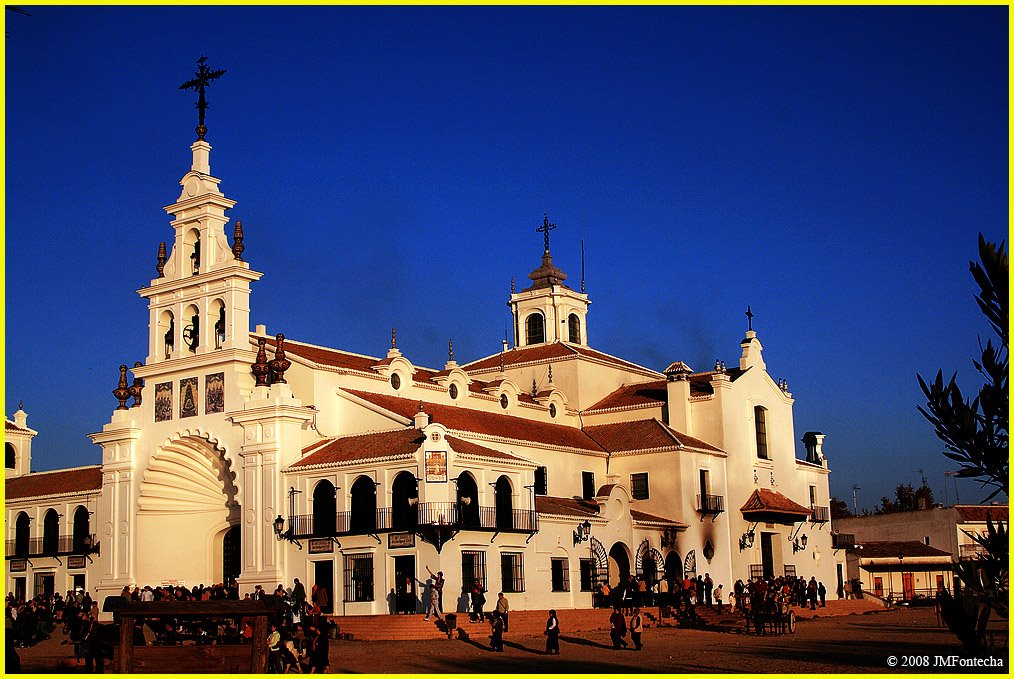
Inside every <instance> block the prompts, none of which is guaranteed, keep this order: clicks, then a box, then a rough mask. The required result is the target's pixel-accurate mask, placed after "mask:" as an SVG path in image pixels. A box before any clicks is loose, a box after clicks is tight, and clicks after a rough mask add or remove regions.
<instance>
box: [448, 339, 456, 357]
mask: <svg viewBox="0 0 1014 679" xmlns="http://www.w3.org/2000/svg"><path fill="white" fill-rule="evenodd" d="M447 360H448V361H453V360H454V340H447Z"/></svg>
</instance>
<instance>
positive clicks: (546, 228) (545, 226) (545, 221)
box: [535, 212, 556, 252]
mask: <svg viewBox="0 0 1014 679" xmlns="http://www.w3.org/2000/svg"><path fill="white" fill-rule="evenodd" d="M555 228H556V224H550V223H549V214H548V213H545V212H544V213H542V226H540V227H539V228H537V229H535V230H536V231H537V232H539V233H541V234H543V235H544V237H545V240H546V252H549V232H550V231H552V230H553V229H555Z"/></svg>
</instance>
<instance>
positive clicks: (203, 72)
mask: <svg viewBox="0 0 1014 679" xmlns="http://www.w3.org/2000/svg"><path fill="white" fill-rule="evenodd" d="M207 60H208V57H206V56H203V55H201V58H200V59H198V60H197V71H195V72H194V77H193V78H192V79H190V80H188V81H186V82H185V83H183V84H182V85H180V89H181V90H193V91H194V92H197V94H198V97H197V127H196V128H194V131H195V132H197V139H198V141H203V140H204V135H205V134H207V133H208V128H207V126H206V125H205V124H204V113H205V111H207V110H208V100H207V99H205V98H204V90H205V89H206V88H207V87H208V86H210V85H211V82H212V81H213V80H217V79H218V78H221V77H222V76H223V75H225V69H224V68H221V69H218V70H216V71H213V70H211V69H210V68H208V66H207V64H206V63H205V62H206V61H207Z"/></svg>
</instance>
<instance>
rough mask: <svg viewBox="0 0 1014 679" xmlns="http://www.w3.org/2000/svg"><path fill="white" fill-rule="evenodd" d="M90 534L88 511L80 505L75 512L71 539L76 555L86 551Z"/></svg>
mask: <svg viewBox="0 0 1014 679" xmlns="http://www.w3.org/2000/svg"><path fill="white" fill-rule="evenodd" d="M90 532H91V531H90V530H89V526H88V510H87V509H85V508H84V506H83V505H78V508H77V509H75V510H74V532H73V533H72V537H71V542H72V548H73V550H74V553H75V554H80V553H81V552H83V551H85V547H86V543H87V542H88V537H89V533H90Z"/></svg>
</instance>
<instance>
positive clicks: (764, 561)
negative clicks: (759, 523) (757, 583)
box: [761, 533, 775, 580]
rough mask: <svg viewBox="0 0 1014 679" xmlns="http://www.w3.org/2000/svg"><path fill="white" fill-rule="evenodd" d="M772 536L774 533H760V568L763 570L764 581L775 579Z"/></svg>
mask: <svg viewBox="0 0 1014 679" xmlns="http://www.w3.org/2000/svg"><path fill="white" fill-rule="evenodd" d="M774 535H775V534H774V533H761V566H762V567H763V569H764V579H765V580H771V579H772V578H774V577H775V550H774V545H773V544H772V538H773V537H774Z"/></svg>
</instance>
